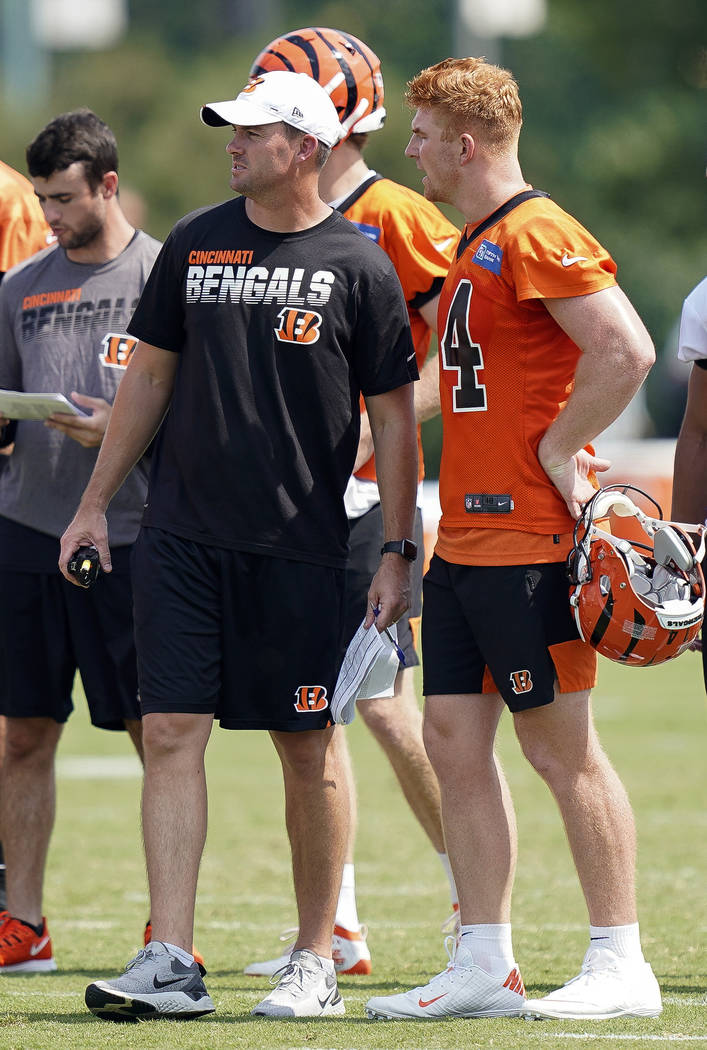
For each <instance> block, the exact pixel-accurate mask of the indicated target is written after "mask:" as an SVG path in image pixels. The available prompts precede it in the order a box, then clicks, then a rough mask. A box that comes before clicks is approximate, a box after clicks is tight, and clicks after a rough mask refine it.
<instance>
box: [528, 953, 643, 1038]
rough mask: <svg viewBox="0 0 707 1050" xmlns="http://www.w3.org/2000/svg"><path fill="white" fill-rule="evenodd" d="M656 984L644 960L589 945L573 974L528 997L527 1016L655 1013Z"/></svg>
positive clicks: (579, 1017)
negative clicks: (558, 984) (540, 994)
mask: <svg viewBox="0 0 707 1050" xmlns="http://www.w3.org/2000/svg"><path fill="white" fill-rule="evenodd" d="M662 1010H663V1004H662V1002H661V998H660V988H659V987H658V982H657V981H656V979H655V976H654V974H653V971H652V969H651V968H650V965H649V964H648V963H647V962H635V961H633V960H630V959H622V958H620V957H619V956H618V955H616V953H615V952H612V951H611V949H610V948H590V949H589V950H588V951H587V954H586V955H585V956H584V962H583V963H582V969H581V971H580V972H579V974H578V975H577V976H576V977H573V978H572V980H570V981H568V982H567V984H564V985H563V986H562V988H558V989H557V990H556V991H554V992H550V994H549V995H546V996H544V997H543V998H542V999H528V1000H527V1002H526V1004H525V1009H524V1010H523V1016H524V1017H526V1018H528V1019H529V1020H541V1019H543V1018H559V1019H563V1018H566V1019H568V1020H571V1019H576V1020H592V1019H594V1020H601V1019H602V1018H604V1017H658V1016H659V1015H660V1014H661V1012H662Z"/></svg>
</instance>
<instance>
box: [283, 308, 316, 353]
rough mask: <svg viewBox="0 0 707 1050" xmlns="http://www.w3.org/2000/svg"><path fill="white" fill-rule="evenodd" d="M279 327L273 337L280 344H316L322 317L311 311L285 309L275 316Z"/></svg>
mask: <svg viewBox="0 0 707 1050" xmlns="http://www.w3.org/2000/svg"><path fill="white" fill-rule="evenodd" d="M277 319H278V321H279V322H280V327H279V328H276V329H275V335H276V336H277V338H278V339H279V340H280V342H281V343H305V344H307V343H316V341H317V339H318V338H319V330H320V328H321V324H322V315H321V314H317V313H315V312H314V311H313V310H294V309H293V308H292V307H287V306H286V307H285V308H284V309H283V310H280V313H279V314H278V315H277Z"/></svg>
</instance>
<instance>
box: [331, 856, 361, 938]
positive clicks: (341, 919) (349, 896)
mask: <svg viewBox="0 0 707 1050" xmlns="http://www.w3.org/2000/svg"><path fill="white" fill-rule="evenodd" d="M334 922H335V923H336V925H337V926H343V927H344V929H345V930H351V931H352V932H353V933H358V931H359V930H360V929H361V923H360V922H359V921H358V912H357V911H356V878H355V875H354V866H353V864H344V872H343V875H342V876H341V889H340V890H339V900H338V901H337V904H336V918H335V919H334Z"/></svg>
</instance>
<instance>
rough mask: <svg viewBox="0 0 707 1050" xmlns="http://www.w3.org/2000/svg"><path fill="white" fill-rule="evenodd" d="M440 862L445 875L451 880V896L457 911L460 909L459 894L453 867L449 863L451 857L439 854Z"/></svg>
mask: <svg viewBox="0 0 707 1050" xmlns="http://www.w3.org/2000/svg"><path fill="white" fill-rule="evenodd" d="M437 856H438V857H439V862H440V864H441V865H442V867H443V868H444V874H445V875H446V876H447V878H448V879H449V896H450V897H451V899H452V907H453V908H454V910H455V911H456V910H457V908H458V907H459V894H458V893H457V884H456V882H455V881H454V875H453V874H452V866H451V864H450V863H449V857H448V856H447V854H446V853H438V854H437Z"/></svg>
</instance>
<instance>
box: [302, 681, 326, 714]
mask: <svg viewBox="0 0 707 1050" xmlns="http://www.w3.org/2000/svg"><path fill="white" fill-rule="evenodd" d="M295 696H296V697H297V703H296V704H295V711H299V713H300V714H302V715H309V714H311V713H312V712H313V711H324V710H325V709H326V708H327V707H328V706H329V701H328V700H327V695H326V686H325V685H300V686H298V687H297V689H295Z"/></svg>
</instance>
